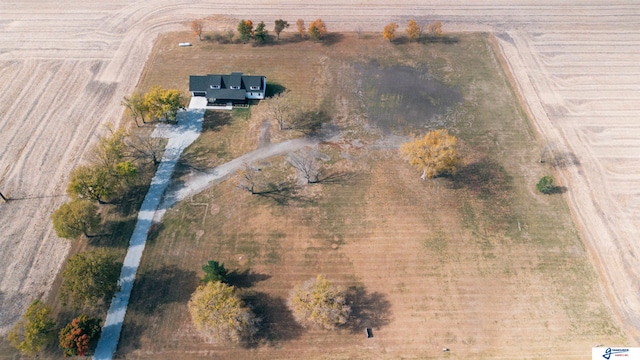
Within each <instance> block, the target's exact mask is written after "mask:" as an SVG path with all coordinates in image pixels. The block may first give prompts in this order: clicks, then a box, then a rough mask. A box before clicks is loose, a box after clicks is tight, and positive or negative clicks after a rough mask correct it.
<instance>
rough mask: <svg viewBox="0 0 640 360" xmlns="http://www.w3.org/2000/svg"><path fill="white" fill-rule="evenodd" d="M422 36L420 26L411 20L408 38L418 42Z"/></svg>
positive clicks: (408, 26)
mask: <svg viewBox="0 0 640 360" xmlns="http://www.w3.org/2000/svg"><path fill="white" fill-rule="evenodd" d="M420 35H422V29H421V28H420V26H418V23H416V21H415V20H413V19H411V20H409V23H407V36H409V39H411V40H414V41H415V40H418V39H419V38H420Z"/></svg>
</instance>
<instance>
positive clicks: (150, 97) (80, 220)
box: [9, 86, 183, 356]
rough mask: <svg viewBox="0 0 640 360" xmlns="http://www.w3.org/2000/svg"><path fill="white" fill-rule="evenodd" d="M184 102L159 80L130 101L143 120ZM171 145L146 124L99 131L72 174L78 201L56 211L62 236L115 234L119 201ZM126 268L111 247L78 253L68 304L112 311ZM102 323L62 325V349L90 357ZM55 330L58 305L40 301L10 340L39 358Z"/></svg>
mask: <svg viewBox="0 0 640 360" xmlns="http://www.w3.org/2000/svg"><path fill="white" fill-rule="evenodd" d="M182 101H183V100H182V95H181V92H180V91H179V90H175V89H163V88H161V87H159V86H157V87H154V88H152V89H151V90H150V91H149V92H147V93H144V94H143V93H135V94H133V95H131V96H130V97H125V98H124V100H123V102H122V103H123V105H124V106H125V107H126V109H127V113H128V114H129V115H130V116H131V117H132V118H133V119H134V121H135V122H136V125H138V126H140V124H138V119H141V120H142V123H143V124H144V123H147V122H150V121H175V118H176V115H177V112H178V110H179V109H180V108H181V107H183V103H182ZM164 145H165V140H163V139H161V138H156V137H152V136H150V134H149V131H146V129H145V130H143V129H140V130H138V131H136V132H135V133H131V132H129V131H127V130H125V129H114V128H112V127H111V126H108V127H107V135H106V136H101V137H99V138H98V141H97V144H96V146H95V147H93V148H92V149H91V150H90V151H89V153H88V156H87V160H88V164H86V165H81V166H78V167H76V168H75V169H74V170H73V171H72V172H71V176H70V180H69V184H68V186H67V194H68V195H69V197H70V198H71V201H69V202H66V203H64V204H62V205H61V206H60V207H59V208H58V209H57V210H55V211H54V212H53V214H52V216H51V220H52V223H53V229H54V231H55V232H56V235H57V236H58V237H61V238H66V239H70V240H75V239H77V238H79V237H80V236H84V237H86V238H92V237H94V236H98V234H101V236H105V237H108V236H110V234H108V231H109V230H110V229H108V228H105V226H104V224H103V216H105V217H107V218H118V216H117V215H114V214H113V212H115V213H117V212H118V211H121V210H117V207H118V204H124V203H130V202H134V203H135V202H136V201H138V202H139V201H140V198H141V197H142V195H144V194H142V192H144V189H146V187H147V186H148V183H149V181H150V180H151V177H152V176H153V173H154V172H155V169H156V167H157V165H158V164H159V163H160V159H161V157H162V154H163V152H164ZM136 210H137V209H136ZM133 211H135V210H133ZM125 215H127V214H125ZM121 216H122V214H120V217H121ZM121 267H122V266H121V263H120V261H118V257H117V256H116V254H115V253H114V252H113V251H110V250H107V249H104V248H98V249H96V250H92V251H86V252H81V253H77V254H74V255H73V256H71V257H70V258H69V260H68V261H67V264H66V266H65V269H64V271H63V272H62V285H61V286H60V291H59V298H60V302H61V304H62V305H63V306H67V305H69V306H71V307H73V309H74V310H75V311H79V310H80V309H84V310H89V311H92V312H95V311H96V310H97V309H101V310H106V305H107V303H108V301H109V299H110V298H111V297H112V296H113V294H114V293H115V292H116V290H117V281H118V277H119V274H120V270H121ZM101 307H102V308H101ZM101 310H98V311H101ZM100 323H101V319H99V318H93V317H89V316H87V315H86V314H81V315H79V316H77V317H76V318H74V319H73V320H71V322H69V323H68V324H66V325H65V326H64V327H62V328H61V329H60V330H59V331H58V340H59V342H58V343H59V347H60V348H61V349H62V350H63V352H64V354H65V355H66V356H84V355H85V354H86V353H87V352H89V350H90V349H91V348H92V346H94V345H95V341H96V340H97V338H98V336H99V334H100V331H101V327H100ZM55 328H56V322H55V321H54V319H53V315H52V312H51V309H50V308H49V307H48V306H47V305H46V304H44V303H43V302H41V301H40V300H36V301H34V302H33V303H31V305H30V306H29V308H28V309H27V311H26V312H25V314H24V315H23V317H22V319H21V320H20V321H19V322H18V323H16V325H15V326H14V327H13V328H12V329H11V331H10V332H9V342H10V344H11V345H12V346H14V347H15V348H16V349H17V350H18V351H20V352H21V353H23V354H25V355H30V356H32V355H35V354H37V353H38V352H40V351H42V349H43V348H44V347H45V346H46V345H47V344H49V343H50V342H51V341H52V339H53V338H54V337H55V333H56V331H55Z"/></svg>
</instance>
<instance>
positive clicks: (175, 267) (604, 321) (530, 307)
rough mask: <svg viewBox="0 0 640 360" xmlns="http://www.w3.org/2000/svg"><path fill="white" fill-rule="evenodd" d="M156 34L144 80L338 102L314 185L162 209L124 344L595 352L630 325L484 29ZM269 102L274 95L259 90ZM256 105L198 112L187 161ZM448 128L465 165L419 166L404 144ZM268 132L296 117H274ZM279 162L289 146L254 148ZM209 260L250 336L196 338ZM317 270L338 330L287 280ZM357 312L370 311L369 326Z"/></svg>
mask: <svg viewBox="0 0 640 360" xmlns="http://www.w3.org/2000/svg"><path fill="white" fill-rule="evenodd" d="M179 38H180V36H179V34H167V35H165V36H163V37H161V38H160V39H159V41H158V43H157V45H156V49H155V50H154V52H153V54H152V56H151V57H150V62H149V63H148V64H147V68H146V70H145V72H144V75H143V77H142V79H141V82H140V84H139V88H140V89H143V90H144V89H147V88H149V87H150V86H152V85H155V84H159V85H163V86H165V87H177V88H180V89H185V91H186V89H188V76H189V75H190V74H207V73H228V72H231V71H243V72H244V73H247V74H258V75H266V76H267V79H268V82H270V83H272V84H278V85H280V86H282V87H284V88H286V89H288V90H290V91H291V93H292V94H293V95H295V96H296V98H297V99H298V101H299V104H300V105H301V106H304V107H305V108H306V109H309V110H316V111H323V112H325V113H327V114H329V116H330V118H331V123H332V124H333V125H335V126H338V127H339V128H340V134H341V136H340V138H338V139H336V140H333V141H327V142H323V143H322V144H321V145H320V146H319V149H318V150H319V151H320V152H321V153H323V154H325V155H326V157H325V159H328V160H326V161H325V162H324V165H325V168H326V170H325V177H324V181H322V182H321V183H320V184H314V185H309V186H306V187H303V188H301V189H297V190H296V191H294V192H288V193H281V194H275V195H273V194H272V195H271V196H266V195H263V196H259V195H250V194H249V193H247V192H243V191H241V190H239V189H238V188H237V187H236V186H235V182H234V181H233V180H232V179H231V180H228V181H223V182H221V183H219V184H216V185H214V186H212V187H211V188H209V189H207V190H206V191H204V192H202V193H201V194H199V195H197V196H194V197H193V198H192V199H189V200H187V201H183V202H182V203H179V204H178V205H176V206H175V207H174V208H172V209H170V210H169V211H168V212H167V214H166V216H165V218H164V221H163V222H162V223H161V224H158V225H157V226H156V228H155V229H154V230H153V232H152V234H151V237H150V239H149V242H148V243H147V248H146V250H145V254H144V256H143V260H142V264H141V266H140V270H139V274H138V279H137V281H136V284H135V286H134V289H133V293H132V298H131V303H130V307H129V310H128V312H127V317H126V320H125V325H124V329H123V334H122V338H121V342H120V346H119V349H118V356H119V358H127V359H128V358H135V359H175V358H184V357H188V358H209V357H212V356H215V357H216V358H228V359H238V358H255V359H273V358H278V359H283V358H291V359H293V358H296V359H299V358H367V359H370V358H389V359H392V358H393V359H397V358H432V357H433V358H436V357H441V356H442V355H443V354H442V352H441V349H442V348H443V347H448V348H450V349H451V352H450V353H447V354H446V356H445V357H448V358H461V359H466V358H542V357H556V358H563V359H566V358H576V359H577V358H586V357H588V356H589V354H590V352H591V350H590V349H591V346H593V344H595V343H611V344H617V343H623V339H624V334H623V333H622V332H621V330H620V329H619V327H618V324H617V323H616V321H615V320H614V319H613V317H612V314H611V311H610V309H609V307H608V305H607V304H606V303H605V301H604V297H603V295H602V294H601V292H600V288H599V285H598V282H599V281H600V279H599V278H598V277H597V275H596V273H595V271H594V269H593V266H592V264H591V263H590V260H589V258H588V256H587V253H586V251H585V249H584V247H583V245H582V243H581V240H580V237H579V235H578V234H577V232H576V229H575V227H574V226H573V224H572V220H571V217H570V214H569V211H568V208H567V206H566V204H565V202H564V200H563V198H562V196H560V195H554V196H542V195H540V194H538V193H536V192H535V183H536V182H537V181H538V179H539V178H540V177H541V176H542V175H545V174H547V173H548V172H549V171H551V169H549V168H545V167H544V166H543V165H542V164H540V163H538V162H537V159H538V155H539V152H540V147H539V145H538V142H537V141H536V137H535V134H534V133H533V132H532V129H531V128H530V126H529V125H528V121H527V119H526V117H525V115H524V113H523V112H522V111H521V109H520V108H519V107H518V104H517V102H516V99H515V96H514V94H513V91H512V89H511V87H510V86H509V84H508V82H507V79H506V76H505V74H504V73H503V71H502V70H501V68H500V66H499V64H498V61H497V60H496V57H495V55H494V53H493V50H492V48H491V46H490V45H489V42H488V41H487V38H486V36H485V35H483V34H464V35H455V36H450V37H447V38H445V40H446V41H437V42H426V43H401V44H390V43H388V42H386V41H384V40H383V39H381V37H380V36H379V35H377V34H368V35H366V36H364V38H360V39H359V38H357V37H356V35H355V34H333V35H331V37H330V38H329V39H328V40H327V41H326V42H325V43H313V42H308V41H307V42H298V41H293V40H291V39H290V40H286V37H285V41H281V42H279V43H276V44H272V45H268V46H262V47H253V46H251V45H231V44H230V45H218V44H213V43H210V42H199V43H196V44H194V46H193V47H191V48H178V47H177V46H175V44H177V42H178V41H177V39H179ZM266 101H268V100H266ZM263 106H264V104H261V105H258V106H255V107H252V108H251V110H240V111H235V112H232V113H226V112H215V113H209V114H208V115H207V118H206V120H205V131H204V133H203V135H202V136H201V138H200V139H199V140H198V141H197V142H196V143H194V144H193V145H192V147H191V148H189V149H188V151H187V152H186V153H185V158H184V159H183V161H182V167H181V171H182V172H183V173H186V172H189V171H198V170H199V169H203V168H208V167H212V166H216V165H219V164H221V163H224V162H226V161H228V160H230V159H233V158H235V157H237V156H239V155H241V154H243V153H246V152H248V151H252V150H255V149H256V146H257V144H258V139H259V137H260V127H261V124H262V123H263V121H264V115H263V109H262V107H263ZM442 127H446V128H448V129H449V130H450V132H452V133H453V134H455V135H456V136H458V137H459V138H460V139H461V140H462V144H463V149H462V150H463V155H464V161H463V164H462V166H461V167H460V169H459V173H458V175H456V176H455V177H453V178H439V179H435V180H430V181H422V180H420V178H419V175H420V174H419V172H417V171H416V170H415V169H413V168H411V167H410V166H409V165H408V164H407V163H406V161H404V160H403V159H402V158H401V156H400V155H399V152H398V151H397V145H398V144H399V143H401V142H403V141H406V140H407V139H408V138H409V137H408V136H409V135H411V134H417V135H420V134H424V133H425V132H426V131H427V130H429V129H435V128H442ZM276 129H277V127H276V126H271V130H270V131H271V141H272V142H277V141H279V140H281V139H285V138H288V137H292V136H300V134H291V133H288V132H280V131H278V130H276ZM260 166H261V167H263V168H264V169H265V171H266V172H268V173H269V174H271V176H273V177H278V176H280V177H282V178H284V177H286V176H287V175H288V174H290V173H291V172H292V171H291V169H290V167H289V165H288V164H287V162H286V159H285V157H276V158H272V159H269V160H268V161H266V162H264V163H262V164H260ZM208 260H217V261H220V262H222V263H224V264H225V267H226V268H227V269H229V270H231V271H232V276H231V283H232V284H233V285H235V286H236V287H237V288H238V289H239V290H240V291H241V293H242V294H243V296H244V297H245V299H246V301H247V302H248V304H250V305H251V306H252V307H253V309H254V311H255V312H256V313H257V315H258V316H259V317H260V318H262V325H261V329H260V332H259V334H258V336H257V338H256V340H255V342H254V343H253V344H251V345H250V346H247V347H235V346H212V345H208V344H205V343H204V342H203V341H202V340H201V338H199V337H198V334H197V333H196V331H195V329H194V327H193V326H192V325H191V323H190V320H189V315H188V313H187V301H188V299H189V297H190V295H191V293H192V292H193V291H194V290H195V288H196V286H197V285H198V278H199V277H201V276H202V274H203V273H202V271H201V266H202V265H204V264H205V263H206V262H207V261H208ZM319 273H322V274H325V275H326V276H327V278H329V279H330V280H333V281H335V282H337V283H338V284H340V285H342V286H344V287H345V288H347V289H348V292H349V300H350V301H351V303H352V307H353V316H352V318H351V321H350V323H349V324H348V326H346V327H344V328H343V329H340V330H339V331H336V332H327V331H321V330H313V329H303V328H301V327H300V326H298V325H297V324H296V323H295V322H294V320H293V317H292V315H291V314H290V312H289V311H288V310H287V308H286V298H287V296H288V293H289V291H290V289H291V288H293V286H295V285H296V284H298V283H301V282H303V281H304V280H306V279H308V278H311V277H314V276H315V275H317V274H319ZM365 327H371V328H373V332H374V337H373V338H371V339H367V338H366V336H365V335H364V329H365Z"/></svg>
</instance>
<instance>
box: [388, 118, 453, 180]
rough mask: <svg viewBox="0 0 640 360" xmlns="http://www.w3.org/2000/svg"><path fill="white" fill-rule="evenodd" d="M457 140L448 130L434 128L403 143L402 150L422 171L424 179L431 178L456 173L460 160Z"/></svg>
mask: <svg viewBox="0 0 640 360" xmlns="http://www.w3.org/2000/svg"><path fill="white" fill-rule="evenodd" d="M457 142H458V139H457V138H456V137H455V136H453V135H449V132H448V131H447V130H444V129H441V130H433V131H429V132H428V133H427V134H426V135H425V136H424V138H422V139H417V140H415V141H413V142H410V143H406V144H403V145H401V147H400V150H401V152H402V154H404V155H405V156H406V157H408V158H409V163H410V164H411V165H413V166H415V167H416V168H417V169H418V170H421V171H422V176H421V178H422V179H431V178H433V177H435V176H438V175H440V174H451V175H455V173H456V172H457V168H456V166H457V165H458V163H459V162H460V157H459V156H458V150H457V146H456V145H457Z"/></svg>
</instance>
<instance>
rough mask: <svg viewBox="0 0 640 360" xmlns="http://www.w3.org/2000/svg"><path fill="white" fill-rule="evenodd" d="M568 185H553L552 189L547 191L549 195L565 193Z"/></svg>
mask: <svg viewBox="0 0 640 360" xmlns="http://www.w3.org/2000/svg"><path fill="white" fill-rule="evenodd" d="M567 190H569V189H567V187H566V186H553V187H551V190H549V191H548V192H547V195H553V194H564V193H566V192H567Z"/></svg>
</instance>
